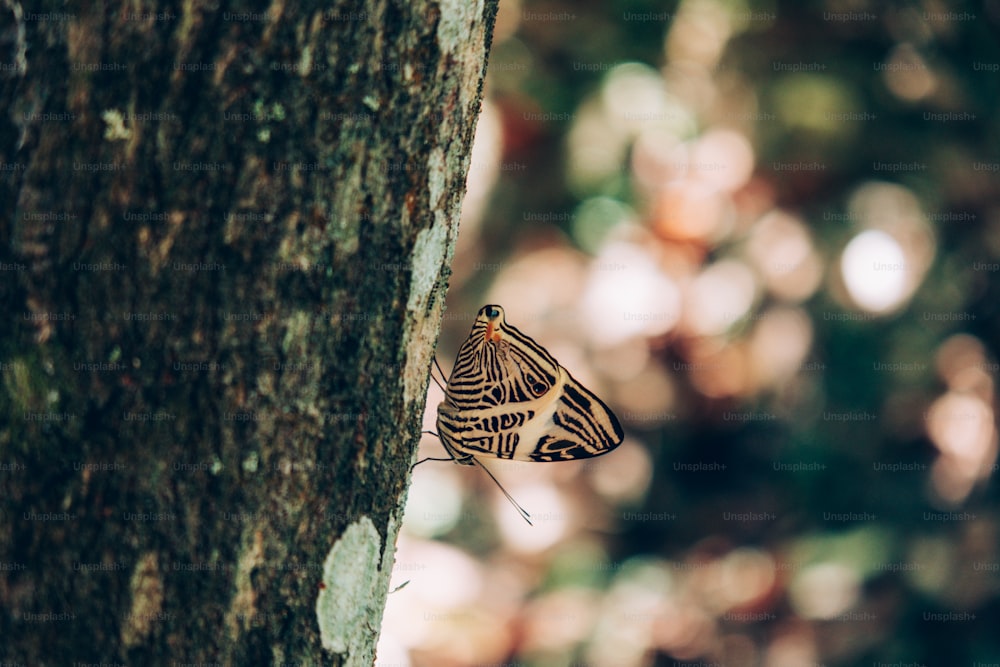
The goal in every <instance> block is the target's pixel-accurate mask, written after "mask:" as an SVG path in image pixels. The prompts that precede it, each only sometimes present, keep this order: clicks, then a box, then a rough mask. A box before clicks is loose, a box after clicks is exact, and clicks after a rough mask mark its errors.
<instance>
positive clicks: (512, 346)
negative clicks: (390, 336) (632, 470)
mask: <svg viewBox="0 0 1000 667" xmlns="http://www.w3.org/2000/svg"><path fill="white" fill-rule="evenodd" d="M437 427H438V433H439V434H440V436H441V442H442V444H443V445H444V447H445V449H447V450H448V453H449V454H451V456H452V457H453V458H454V459H455V460H456V461H458V462H459V463H464V464H471V463H472V462H473V461H472V459H473V458H474V457H475V458H487V457H492V458H501V459H514V460H520V461H571V460H576V459H582V458H590V457H593V456H600V455H601V454H606V453H607V452H609V451H611V450H612V449H614V448H615V447H617V446H618V445H619V444H621V442H622V439H623V433H622V428H621V425H620V424H619V423H618V419H617V418H616V417H615V415H614V413H613V412H611V410H610V409H609V408H608V407H607V406H606V405H605V404H604V403H603V402H602V401H601V400H600V399H599V398H598V397H597V396H596V395H594V394H593V393H592V392H591V391H590V390H588V389H587V388H586V387H584V386H583V385H581V384H580V383H579V382H577V381H576V380H575V379H574V378H573V376H572V375H570V374H569V372H568V371H567V370H566V369H565V368H563V367H562V366H560V365H559V364H558V363H557V362H556V361H555V359H553V358H552V356H551V355H550V354H549V353H548V352H547V351H546V350H545V349H544V348H543V347H542V346H540V345H539V344H538V343H536V342H535V341H534V340H532V339H531V338H529V337H528V336H526V335H524V334H523V333H521V332H520V331H519V330H518V329H516V328H515V327H513V326H511V325H509V324H507V323H506V321H505V319H504V312H503V309H502V308H501V307H500V306H495V305H488V306H484V307H483V308H482V309H481V310H480V311H479V314H478V316H477V317H476V321H475V323H474V324H473V326H472V331H471V332H470V334H469V338H468V339H466V341H465V343H464V344H463V345H462V347H461V349H460V350H459V353H458V357H457V358H456V361H455V366H454V369H453V370H452V374H451V377H450V378H449V379H448V384H447V387H446V388H445V398H444V400H443V401H442V402H441V404H440V405H439V406H438V420H437Z"/></svg>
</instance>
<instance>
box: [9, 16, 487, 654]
mask: <svg viewBox="0 0 1000 667" xmlns="http://www.w3.org/2000/svg"><path fill="white" fill-rule="evenodd" d="M0 11H2V14H0V49H2V56H0V63H2V71H0V87H2V93H3V97H2V99H3V100H4V101H5V103H6V104H7V108H6V114H5V118H4V120H3V122H2V123H0V164H2V169H3V174H2V176H3V177H2V179H0V202H2V206H0V269H2V271H0V278H2V280H0V303H2V305H3V307H4V312H5V313H7V316H6V319H5V320H4V324H3V325H0V378H2V383H0V466H2V467H0V492H2V498H3V503H2V512H0V662H3V663H4V664H11V663H13V664H24V665H70V664H73V663H74V662H76V663H95V662H103V663H110V664H135V665H139V664H149V665H153V664H174V663H201V664H232V665H266V664H281V663H284V664H303V665H304V664H334V665H340V664H350V665H363V664H371V662H372V657H373V651H374V645H375V641H376V638H377V631H378V627H379V620H380V618H381V613H382V608H383V605H384V602H385V594H386V586H387V581H388V576H389V571H388V570H389V566H390V565H391V563H392V552H393V549H394V541H395V535H396V529H397V527H398V525H399V522H400V520H401V518H402V505H403V502H404V500H405V493H406V486H407V482H408V479H409V464H410V462H411V458H412V453H413V450H414V448H415V445H416V440H417V437H416V434H417V433H418V432H419V425H420V414H421V410H422V406H423V397H424V395H425V391H426V383H427V371H428V366H429V361H430V358H431V354H432V352H433V347H434V344H435V342H436V338H437V333H438V329H439V324H440V316H441V311H442V304H443V290H444V285H445V280H446V273H445V272H446V268H445V267H446V266H447V264H448V262H449V260H450V254H451V248H452V245H453V241H454V237H455V233H456V229H457V220H458V214H459V204H460V201H461V195H462V192H463V190H464V180H465V174H466V169H467V165H468V155H469V151H470V148H471V142H472V136H473V130H474V126H475V121H476V118H477V115H478V112H479V105H480V95H481V84H482V79H483V76H484V73H485V66H486V53H487V50H488V46H489V43H490V37H491V30H492V25H493V16H494V14H495V5H494V4H492V3H486V4H485V6H484V4H483V3H482V2H480V3H478V4H477V3H475V2H473V3H465V2H463V1H459V0H448V1H446V2H443V3H435V2H409V1H399V2H384V1H382V2H380V1H378V0H372V1H370V2H368V3H367V4H366V5H365V6H364V7H359V6H357V5H354V6H352V7H347V6H345V3H338V4H337V5H336V6H332V7H331V6H324V5H320V4H315V3H312V2H302V3H287V4H286V3H284V2H281V0H275V2H273V3H272V4H271V5H269V6H268V5H258V6H249V5H233V6H219V5H217V4H214V3H200V2H189V3H184V4H183V5H181V4H170V5H167V4H163V5H160V6H153V5H150V4H141V5H140V4H139V3H112V5H111V6H101V4H100V3H98V4H97V5H96V6H95V5H93V4H92V3H79V5H75V6H65V5H59V7H58V8H57V9H54V8H49V9H38V8H32V9H29V8H27V7H23V6H22V5H18V4H16V3H12V2H6V3H4V4H3V6H2V8H0ZM352 568H353V569H352ZM324 647H325V648H324Z"/></svg>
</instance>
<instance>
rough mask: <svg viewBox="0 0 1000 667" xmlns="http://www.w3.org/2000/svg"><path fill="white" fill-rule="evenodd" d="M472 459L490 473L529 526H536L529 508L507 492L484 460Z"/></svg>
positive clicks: (491, 477) (494, 481)
mask: <svg viewBox="0 0 1000 667" xmlns="http://www.w3.org/2000/svg"><path fill="white" fill-rule="evenodd" d="M472 460H473V461H475V462H476V465H478V466H479V467H480V468H482V469H483V470H485V471H486V474H487V475H489V476H490V479H492V480H493V483H494V484H496V485H497V488H499V489H500V490H501V491H503V495H504V497H505V498H507V500H508V501H509V502H510V504H511V505H513V506H514V509H516V510H517V513H518V514H520V515H521V518H522V519H524V520H525V521H527V522H528V525H529V526H534V525H535V524H533V523H531V515H530V514H528V510H526V509H524V508H523V507H521V506H520V505H519V504H518V503H517V501H516V500H514V496H512V495H510V494H509V493H507V489H505V488H503V484H501V483H500V482H499V481H498V480H497V478H496V477H494V476H493V473H491V472H490V469H489V468H487V467H486V466H485V465H483V462H482V461H480V460H479V459H476V458H473V459H472Z"/></svg>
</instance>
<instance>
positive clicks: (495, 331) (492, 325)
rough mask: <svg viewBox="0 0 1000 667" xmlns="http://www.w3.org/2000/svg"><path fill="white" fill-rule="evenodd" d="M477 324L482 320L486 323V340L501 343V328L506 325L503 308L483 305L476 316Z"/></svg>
mask: <svg viewBox="0 0 1000 667" xmlns="http://www.w3.org/2000/svg"><path fill="white" fill-rule="evenodd" d="M476 320H477V324H478V322H479V321H482V322H483V323H484V324H485V325H486V329H485V332H486V333H485V336H484V339H483V340H484V341H485V342H487V343H489V342H493V343H499V342H500V341H501V340H502V333H501V329H502V328H503V326H504V319H503V308H501V307H500V306H495V305H492V304H491V305H488V306H483V307H482V308H481V309H480V310H479V315H477V316H476Z"/></svg>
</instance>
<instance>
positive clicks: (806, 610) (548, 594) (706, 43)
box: [376, 0, 1000, 667]
mask: <svg viewBox="0 0 1000 667" xmlns="http://www.w3.org/2000/svg"><path fill="white" fill-rule="evenodd" d="M998 35H1000V2H997V1H995V0H991V1H988V2H978V3H970V4H962V3H958V4H955V3H948V4H945V3H941V2H932V1H926V2H912V3H874V2H871V3H870V2H866V1H865V0H829V1H827V2H771V3H768V2H742V3H741V2H727V1H724V0H681V1H680V2H673V3H670V2H668V3H652V2H621V3H600V2H583V3H571V2H565V3H559V2H548V3H546V2H524V3H518V2H516V1H512V0H502V2H501V8H500V14H499V16H498V19H497V26H496V32H495V36H494V45H493V51H492V55H491V58H490V64H489V74H488V78H487V81H488V88H487V91H486V101H485V104H484V108H483V113H482V118H481V120H480V124H479V129H478V134H477V137H476V146H475V150H474V154H473V158H472V164H471V167H470V172H469V183H468V194H467V195H466V199H465V207H464V213H463V221H462V227H461V232H460V237H459V240H458V248H457V251H456V255H455V260H454V273H453V275H452V278H451V287H450V293H449V300H448V311H447V313H446V315H445V321H444V330H443V332H442V336H441V342H440V345H439V348H438V358H439V360H440V362H441V364H442V366H443V367H444V369H445V372H446V373H447V372H450V370H451V364H452V362H453V360H454V358H455V354H456V352H457V350H458V347H459V346H460V345H461V343H462V341H463V340H464V339H465V338H466V336H467V335H468V332H469V328H470V327H471V325H472V321H473V319H474V317H475V315H476V312H477V311H478V309H479V308H480V307H481V306H482V305H484V304H486V303H498V304H500V305H502V306H503V307H504V308H505V310H506V313H507V320H508V322H509V323H511V324H513V325H514V326H516V327H518V328H519V329H520V330H521V331H523V332H524V333H526V334H527V335H529V336H531V337H533V338H534V339H536V340H537V341H538V342H539V343H541V344H542V345H543V346H545V347H546V348H547V349H548V350H549V351H550V352H551V353H552V354H553V356H554V357H555V358H556V359H557V360H559V362H560V363H561V364H562V365H563V366H565V367H566V368H567V369H568V370H569V371H570V372H571V373H572V374H573V375H574V376H575V377H576V378H577V379H578V380H580V381H581V382H583V383H584V384H585V385H587V386H588V387H590V388H591V389H592V390H593V391H594V392H595V393H597V394H598V395H599V396H601V397H602V398H603V399H604V400H605V402H606V403H608V404H609V405H610V406H611V407H612V409H614V411H615V412H616V414H617V415H618V416H619V418H620V420H621V422H622V424H623V426H624V427H625V431H626V440H625V443H624V444H623V445H622V446H621V447H620V448H618V449H617V450H615V451H614V452H613V453H611V454H609V455H607V456H604V457H600V458H597V459H593V460H589V461H581V462H568V463H552V464H542V463H536V464H530V463H512V462H502V461H495V462H489V461H487V462H486V464H487V466H489V467H490V469H491V470H492V471H493V472H494V473H495V474H496V475H497V477H498V478H499V479H500V481H501V482H502V483H503V484H504V486H505V487H506V488H507V490H508V491H509V492H510V493H511V494H512V495H513V496H514V497H515V498H516V499H517V501H518V502H519V503H521V504H522V505H523V506H524V507H525V508H527V510H528V511H529V512H531V514H532V517H533V519H534V523H535V525H534V526H533V527H532V526H528V525H527V524H525V523H524V522H523V521H522V520H521V518H520V517H519V516H518V514H517V512H516V511H515V510H514V509H513V508H512V507H511V506H510V505H509V504H507V502H506V501H505V500H504V498H503V496H502V495H501V493H500V492H499V490H498V489H497V488H496V487H495V486H494V485H493V484H492V482H491V481H490V480H489V479H488V477H487V476H486V475H485V474H483V472H482V471H480V470H477V469H475V468H470V467H465V466H457V465H453V464H450V463H434V462H431V463H425V464H423V465H421V466H420V467H418V468H417V469H416V470H415V473H414V478H413V485H412V487H411V489H410V494H409V504H408V506H407V511H406V518H405V523H404V525H403V528H402V531H401V534H400V538H399V543H398V552H397V558H396V570H395V572H394V579H393V582H394V584H393V585H394V586H398V585H401V584H404V583H405V582H408V583H407V584H406V585H405V587H404V588H401V589H399V590H398V591H396V592H394V593H392V594H390V596H389V603H388V607H387V609H386V613H385V620H384V625H383V628H382V639H381V643H380V647H379V656H378V660H377V663H376V664H377V665H381V666H382V667H390V666H392V667H404V666H413V667H423V666H428V667H430V666H433V667H449V666H462V665H482V666H484V667H485V666H487V665H524V666H537V667H550V666H551V667H571V666H573V667H579V666H584V665H587V666H591V667H649V666H660V665H699V666H705V665H720V666H721V665H725V666H727V667H728V666H732V667H737V666H743V665H764V666H767V667H786V666H788V667H805V666H815V665H828V666H835V665H868V666H875V667H878V666H880V665H885V666H888V665H925V666H934V665H942V666H948V667H953V666H958V665H969V666H970V667H974V666H980V665H998V664H1000V638H998V636H1000V534H998V518H1000V517H998V492H997V485H996V481H995V480H996V477H997V470H998V461H997V415H996V410H997V405H998V403H997V395H996V379H997V375H998V373H997V371H998V369H1000V366H998V362H1000V350H998V342H1000V310H998V303H1000V120H998V118H1000V114H998V108H1000V40H998ZM441 398H442V393H441V391H440V390H439V389H438V388H437V387H433V386H432V387H431V393H430V396H429V399H428V406H427V417H426V420H425V427H426V428H428V429H433V428H434V420H435V417H436V409H437V404H438V403H439V402H440V401H441ZM420 454H421V456H444V455H445V454H444V450H443V448H442V447H441V445H440V443H439V442H438V441H437V440H436V438H434V437H431V436H424V439H423V441H422V442H421V450H420Z"/></svg>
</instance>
